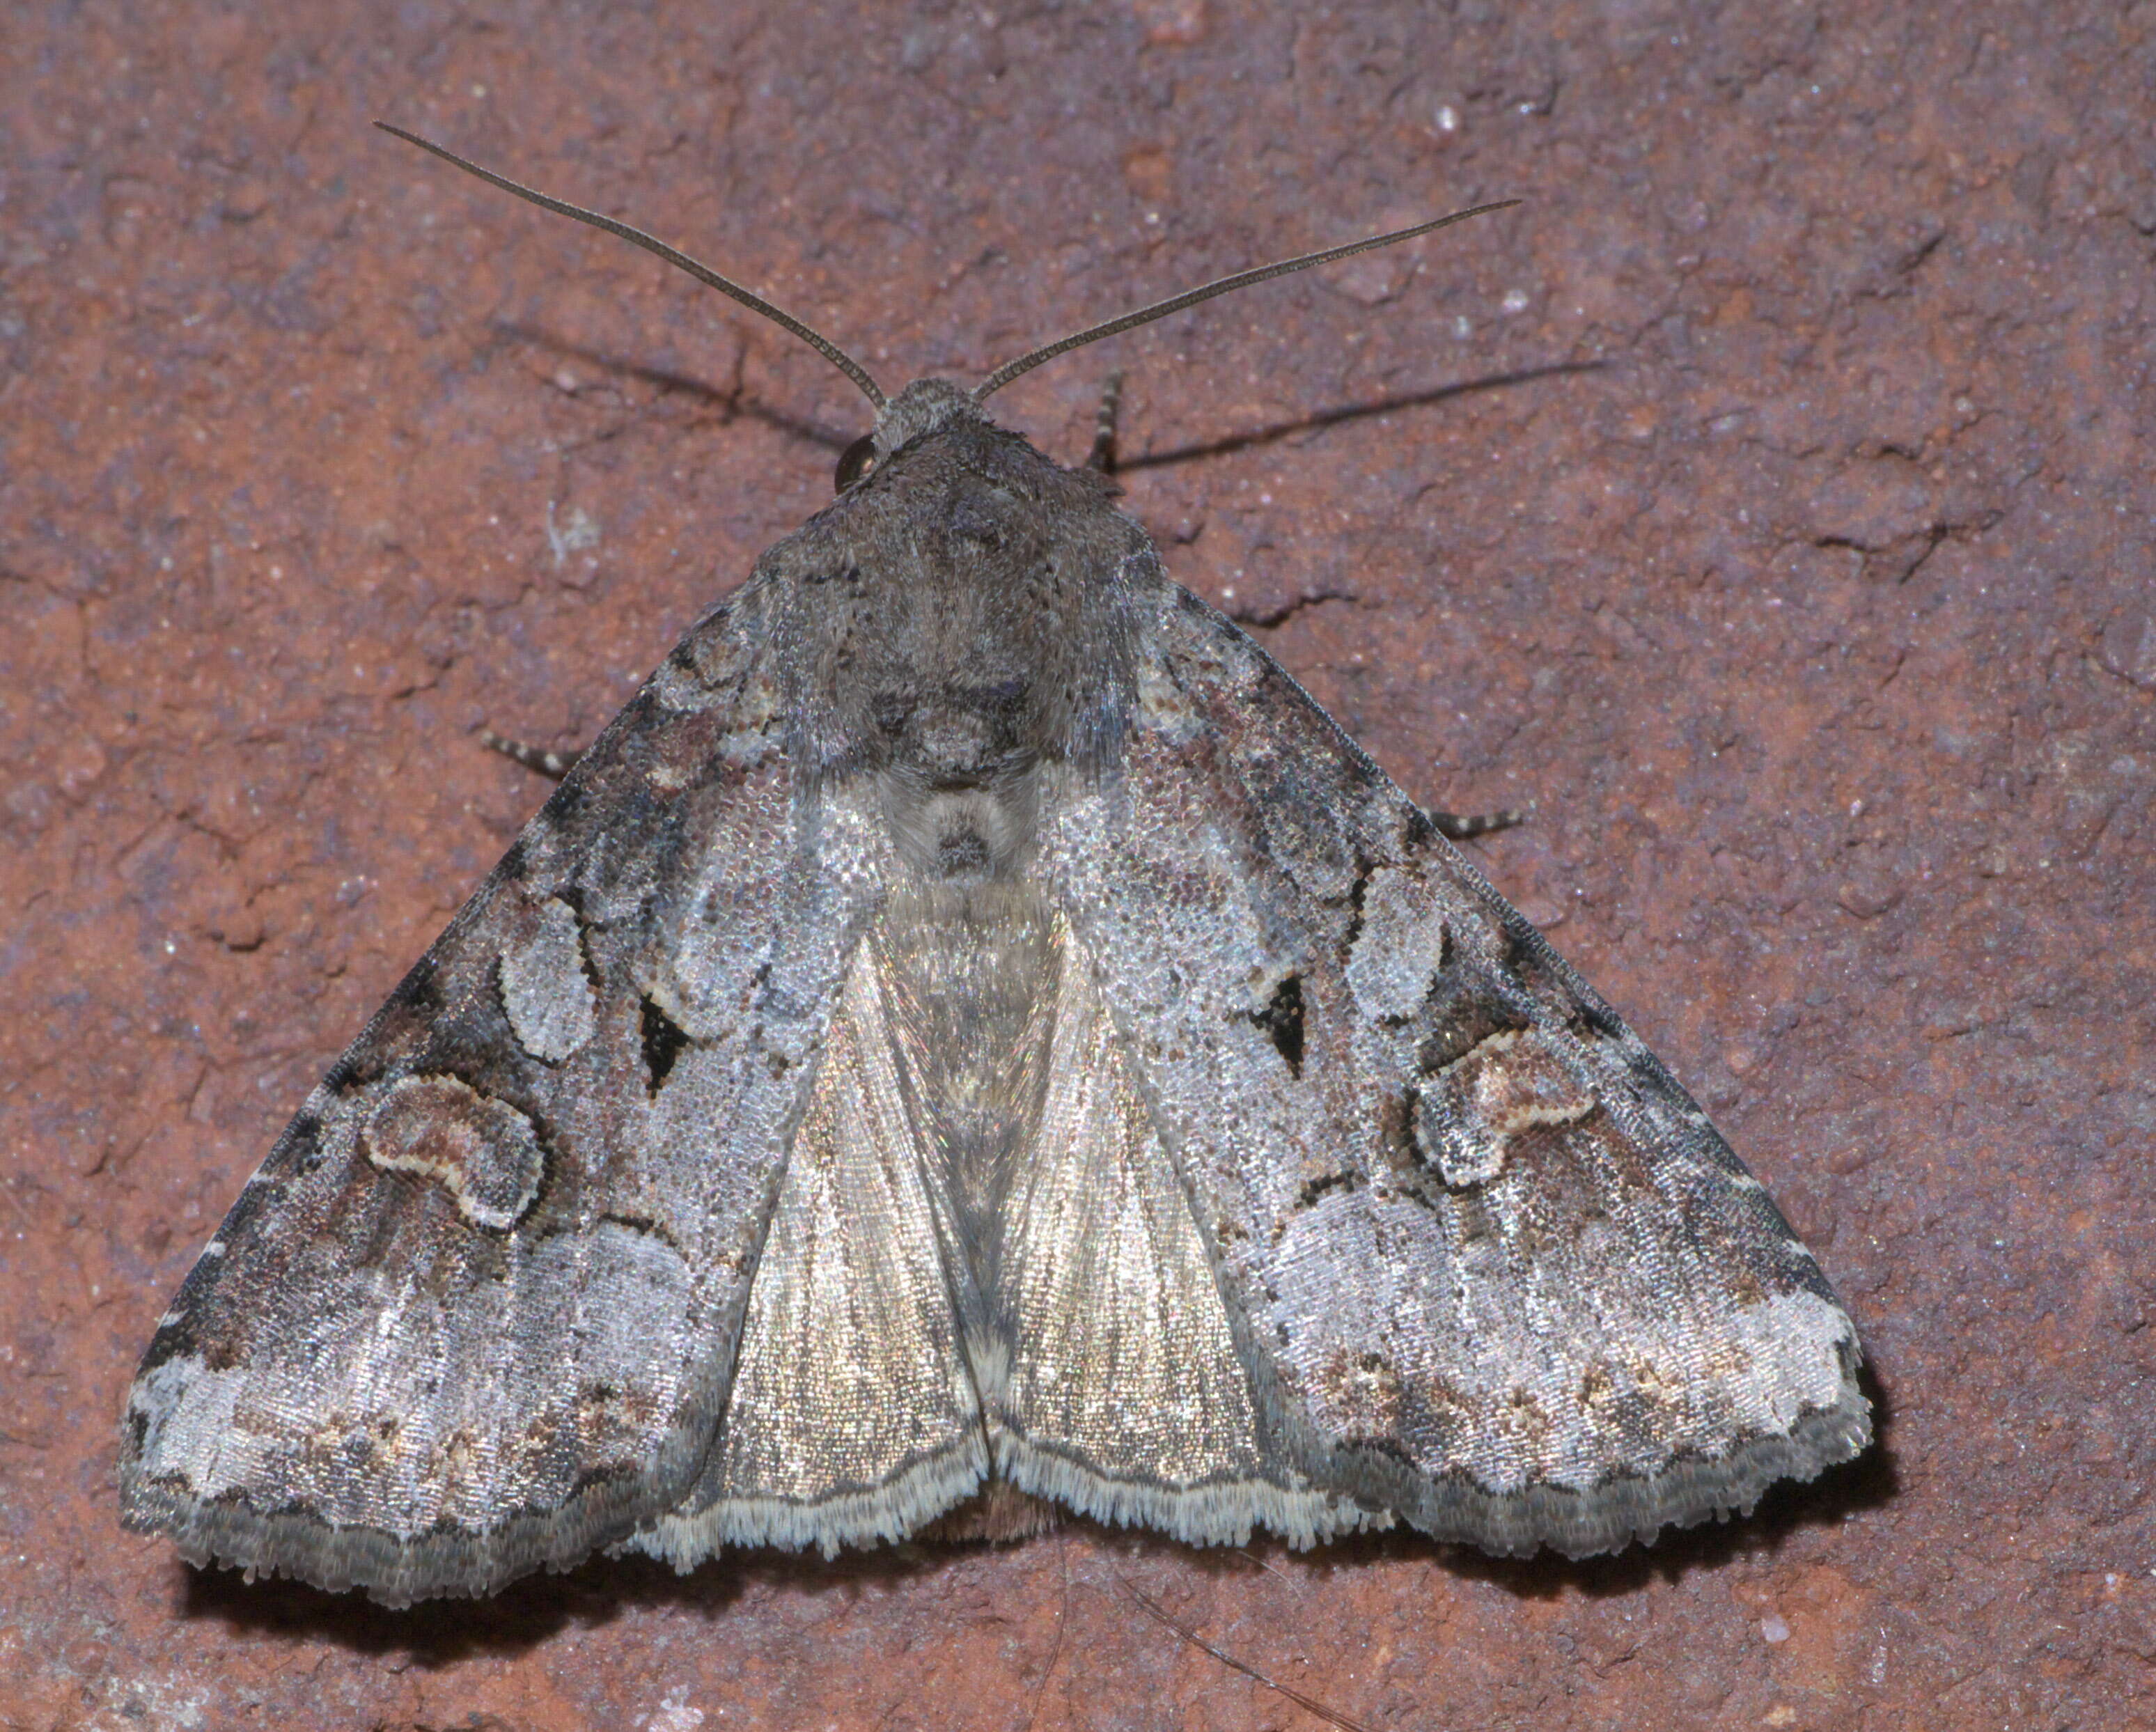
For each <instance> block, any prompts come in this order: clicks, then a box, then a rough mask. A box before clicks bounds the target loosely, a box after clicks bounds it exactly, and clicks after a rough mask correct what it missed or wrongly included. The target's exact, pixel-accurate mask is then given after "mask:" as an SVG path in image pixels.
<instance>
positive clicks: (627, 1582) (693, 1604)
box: [175, 1544, 984, 1667]
mask: <svg viewBox="0 0 2156 1732" xmlns="http://www.w3.org/2000/svg"><path fill="white" fill-rule="evenodd" d="M983 1549H984V1548H983V1547H980V1546H978V1545H974V1544H952V1545H937V1544H921V1545H900V1546H896V1547H880V1548H878V1549H877V1550H873V1551H848V1552H841V1553H840V1554H839V1555H838V1556H837V1557H836V1558H833V1559H829V1560H826V1559H824V1558H823V1557H821V1556H819V1555H816V1554H814V1553H805V1554H803V1553H792V1552H778V1551H757V1552H736V1553H727V1554H725V1555H721V1557H719V1558H716V1559H714V1560H711V1561H709V1562H707V1563H705V1564H702V1565H699V1566H698V1567H697V1568H696V1569H695V1570H690V1571H689V1572H688V1573H687V1574H685V1575H683V1574H677V1573H676V1572H675V1570H673V1569H672V1568H671V1567H670V1566H669V1565H665V1564H661V1563H659V1562H657V1561H655V1560H652V1559H649V1558H644V1557H638V1556H631V1557H622V1558H609V1557H595V1558H592V1559H588V1560H586V1561H585V1562H583V1563H582V1564H580V1565H577V1567H576V1568H575V1569H573V1570H568V1571H567V1572H564V1573H562V1574H560V1575H554V1574H541V1575H528V1576H526V1577H524V1578H523V1579H522V1580H519V1581H515V1582H512V1583H511V1584H510V1585H509V1586H507V1587H506V1588H504V1589H503V1590H502V1591H500V1593H498V1594H495V1595H493V1596H490V1597H488V1598H486V1599H484V1600H457V1599H442V1600H425V1601H420V1602H419V1603H418V1605H416V1606H403V1607H391V1606H378V1605H377V1604H375V1603H374V1602H373V1601H370V1600H367V1599H365V1598H363V1597H362V1596H360V1595H358V1594H337V1593H330V1592H326V1591H324V1590H322V1589H320V1588H312V1587H309V1586H305V1584H304V1583H300V1582H295V1581H287V1580H281V1579H274V1578H273V1579H265V1580H257V1581H249V1580H246V1578H245V1577H244V1575H242V1573H241V1572H240V1571H239V1570H224V1569H210V1570H197V1569H187V1567H186V1566H185V1565H176V1566H175V1567H177V1568H181V1569H183V1570H186V1575H187V1582H186V1586H185V1589H184V1591H183V1593H182V1605H181V1606H180V1616H182V1618H183V1619H187V1620H194V1619H203V1620H206V1621H214V1622H218V1623H220V1624H222V1625H223V1627H225V1629H226V1630H227V1631H228V1632H230V1633H232V1634H234V1635H235V1636H239V1637H250V1636H251V1637H279V1638H282V1639H285V1640H288V1641H289V1640H291V1639H294V1638H301V1639H305V1640H310V1641H315V1642H331V1643H334V1644H336V1646H338V1647H343V1648H346V1649H348V1650H350V1651H351V1652H353V1653H356V1654H361V1655H365V1656H367V1657H384V1656H391V1655H394V1656H398V1657H403V1658H405V1659H408V1660H409V1661H410V1662H412V1663H414V1664H417V1665H420V1666H425V1667H440V1666H448V1665H453V1664H455V1663H459V1662H460V1661H464V1660H468V1659H471V1658H475V1657H497V1658H500V1657H515V1656H516V1655H518V1654H521V1653H522V1652H525V1651H526V1650H528V1649H531V1648H533V1647H538V1646H539V1645H540V1644H541V1643H542V1642H547V1641H549V1640H551V1639H552V1637H555V1636H556V1635H557V1634H558V1633H559V1632H561V1631H562V1629H563V1628H565V1627H568V1626H570V1625H574V1626H576V1627H579V1628H582V1629H596V1628H600V1627H603V1626H605V1625H607V1624H609V1623H612V1622H615V1621H616V1620H617V1619H619V1618H620V1617H622V1616H624V1615H627V1614H630V1613H634V1612H635V1611H672V1612H686V1613H688V1614H689V1615H690V1616H698V1617H704V1618H709V1619H716V1618H718V1617H720V1616H722V1615H723V1614H725V1613H726V1611H728V1610H729V1609H730V1608H731V1606H733V1605H734V1603H735V1602H736V1601H738V1600H740V1599H741V1597H742V1595H743V1594H744V1593H746V1592H747V1591H749V1590H750V1589H752V1588H756V1589H765V1590H767V1589H786V1590H791V1591H796V1592H805V1593H809V1594H817V1593H826V1592H835V1593H840V1594H850V1593H855V1592H861V1591H867V1590H870V1589H873V1588H880V1587H887V1586H893V1585H895V1584H896V1583H898V1582H900V1581H902V1580H906V1579H907V1578H910V1577H913V1576H918V1575H926V1574H929V1573H932V1572H933V1571H935V1570H940V1569H943V1568H946V1567H948V1566H949V1565H951V1564H952V1562H954V1561H955V1560H960V1559H963V1558H966V1557H968V1556H973V1555H978V1554H979V1553H980V1552H981V1551H982V1550H983Z"/></svg>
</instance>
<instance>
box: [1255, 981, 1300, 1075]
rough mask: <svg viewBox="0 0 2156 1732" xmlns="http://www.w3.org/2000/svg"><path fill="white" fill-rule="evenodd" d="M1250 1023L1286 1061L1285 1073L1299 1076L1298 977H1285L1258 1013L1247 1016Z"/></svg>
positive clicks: (1256, 1011)
mask: <svg viewBox="0 0 2156 1732" xmlns="http://www.w3.org/2000/svg"><path fill="white" fill-rule="evenodd" d="M1250 1020H1251V1021H1253V1022H1255V1024H1257V1025H1258V1026H1259V1027H1260V1028H1261V1029H1263V1030H1265V1037H1266V1039H1268V1040H1270V1041H1271V1042H1272V1043H1273V1050H1274V1051H1276V1052H1277V1053H1279V1054H1280V1056H1281V1057H1282V1058H1283V1059H1285V1060H1286V1061H1287V1068H1288V1074H1289V1075H1290V1076H1291V1077H1300V1076H1301V1075H1302V977H1301V975H1299V974H1289V975H1287V976H1286V977H1285V978H1284V979H1282V980H1281V983H1280V984H1279V985H1277V986H1276V987H1275V988H1273V994H1272V996H1271V997H1270V999H1268V1000H1265V1009H1264V1010H1253V1011H1251V1012H1250Z"/></svg>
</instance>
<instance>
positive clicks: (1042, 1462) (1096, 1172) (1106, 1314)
mask: <svg viewBox="0 0 2156 1732" xmlns="http://www.w3.org/2000/svg"><path fill="white" fill-rule="evenodd" d="M1058 924H1059V927H1060V923H1058ZM1056 936H1057V947H1056V948H1057V949H1058V951H1059V952H1060V966H1059V969H1058V991H1057V994H1056V999H1055V1019H1054V1023H1053V1029H1052V1032H1051V1033H1050V1035H1049V1036H1048V1040H1049V1049H1048V1066H1047V1079H1046V1081H1047V1087H1046V1091H1045V1100H1044V1102H1043V1105H1042V1110H1041V1113H1040V1118H1039V1130H1038V1132H1037V1133H1036V1136H1035V1138H1034V1147H1033V1149H1032V1153H1031V1155H1030V1158H1029V1159H1028V1160H1027V1162H1026V1163H1025V1165H1024V1172H1023V1174H1022V1176H1021V1177H1020V1178H1019V1180H1018V1181H1017V1183H1016V1184H1015V1185H1014V1188H1013V1190H1012V1192H1011V1195H1010V1198H1009V1205H1008V1207H1007V1209H1006V1210H1005V1213H1004V1223H1003V1231H1004V1257H1003V1262H1002V1266H1001V1268H1000V1271H999V1277H998V1287H999V1291H998V1294H997V1296H996V1298H997V1305H996V1309H997V1311H998V1314H999V1315H1000V1316H1001V1317H1002V1318H1004V1319H1005V1327H1006V1328H1007V1329H1009V1349H1008V1354H1007V1356H1006V1355H1001V1354H999V1355H998V1363H997V1365H995V1367H994V1370H995V1373H996V1375H993V1376H984V1382H985V1383H987V1384H988V1389H989V1399H990V1410H991V1416H992V1418H993V1421H994V1431H995V1438H996V1452H997V1460H998V1466H999V1467H1000V1468H1001V1470H1002V1472H1003V1473H1004V1477H1005V1478H1008V1479H1009V1480H1010V1481H1011V1483H1013V1484H1014V1485H1016V1486H1017V1487H1019V1488H1020V1489H1021V1490H1024V1491H1027V1492H1030V1493H1035V1494H1037V1495H1039V1496H1043V1497H1054V1498H1059V1499H1060V1500H1061V1501H1062V1502H1064V1503H1067V1504H1069V1505H1070V1506H1071V1507H1072V1508H1075V1509H1078V1510H1080V1511H1081V1512H1082V1513H1084V1514H1088V1515H1092V1516H1096V1517H1098V1518H1101V1519H1105V1520H1111V1521H1119V1522H1124V1523H1132V1524H1139V1523H1142V1524H1145V1525H1147V1526H1149V1527H1154V1528H1158V1529H1162V1530H1163V1532H1166V1533H1168V1534H1173V1535H1174V1536H1175V1537H1176V1538H1177V1539H1187V1540H1192V1541H1196V1542H1199V1543H1215V1544H1217V1543H1220V1542H1223V1541H1235V1542H1240V1540H1242V1539H1245V1538H1247V1537H1248V1535H1249V1534H1250V1529H1251V1526H1252V1524H1253V1523H1254V1522H1262V1523H1263V1524H1265V1525H1267V1526H1270V1527H1272V1528H1275V1529H1279V1530H1280V1531H1281V1532H1284V1533H1287V1534H1292V1535H1294V1536H1296V1538H1298V1539H1301V1540H1303V1541H1304V1542H1306V1543H1307V1542H1308V1541H1309V1540H1310V1539H1315V1538H1317V1537H1319V1536H1322V1535H1323V1534H1329V1533H1333V1532H1337V1531H1339V1530H1340V1529H1342V1528H1351V1529H1352V1528H1354V1527H1358V1526H1360V1525H1362V1524H1363V1515H1362V1514H1361V1513H1360V1512H1359V1511H1358V1510H1356V1509H1355V1508H1353V1506H1352V1505H1349V1504H1346V1503H1342V1500H1341V1499H1339V1498H1333V1497H1329V1496H1327V1495H1325V1494H1323V1493H1318V1492H1315V1491H1312V1489H1311V1488H1309V1487H1308V1485H1307V1484H1306V1482H1305V1481H1304V1480H1303V1478H1302V1476H1301V1474H1300V1473H1299V1472H1297V1471H1296V1468H1295V1467H1294V1466H1293V1465H1292V1463H1291V1462H1289V1461H1288V1460H1287V1459H1286V1457H1285V1455H1284V1454H1283V1452H1281V1450H1280V1449H1279V1448H1278V1447H1276V1445H1275V1444H1274V1443H1273V1442H1272V1441H1271V1440H1270V1439H1269V1438H1268V1437H1266V1436H1265V1435H1263V1434H1262V1433H1261V1431H1260V1427H1259V1425H1258V1422H1257V1411H1256V1406H1255V1400H1254V1392H1253V1390H1252V1388H1251V1384H1250V1375H1249V1372H1248V1370H1246V1369H1245V1365H1244V1363H1243V1359H1242V1357H1241V1355H1240V1354H1239V1353H1238V1352H1237V1350H1236V1344H1235V1339H1234V1334H1233V1332H1232V1330H1231V1329H1230V1328H1229V1322H1228V1317H1227V1313H1226V1312H1225V1310H1224V1307H1223V1305H1222V1303H1221V1297H1220V1290H1219V1285H1218V1283H1217V1282H1215V1280H1214V1274H1213V1270H1212V1267H1211V1265H1210V1260H1209V1257H1208V1256H1207V1253H1206V1250H1205V1246H1204V1241H1203V1240H1202V1238H1201V1237H1200V1236H1199V1231H1198V1226H1197V1223H1196V1221H1194V1220H1193V1216H1192V1215H1191V1210H1190V1204H1189V1199H1188V1194H1187V1192H1186V1191H1185V1190H1184V1188H1183V1183H1182V1181H1181V1180H1179V1179H1178V1176H1177V1174H1176V1170H1175V1167H1174V1164H1173V1163H1172V1162H1171V1161H1170V1159H1168V1151H1167V1149H1166V1148H1165V1147H1164V1146H1163V1144H1162V1141H1161V1138H1160V1134H1159V1132H1158V1129H1157V1128H1156V1127H1155V1124H1154V1122H1153V1117H1152V1113H1151V1112H1150V1111H1149V1110H1148V1109H1147V1105H1146V1102H1145V1101H1144V1099H1143V1098H1142V1097H1141V1095H1140V1093H1139V1092H1138V1087H1137V1073H1136V1071H1135V1069H1134V1067H1133V1066H1132V1061H1131V1059H1130V1056H1129V1054H1128V1053H1127V1051H1126V1049H1125V1043H1124V1041H1123V1037H1122V1035H1121V1034H1119V1033H1118V1031H1117V1030H1116V1027H1115V1025H1114V1024H1113V1023H1112V1022H1111V1020H1110V1018H1109V1016H1108V1013H1107V1010H1106V1005H1104V1004H1103V1003H1102V1001H1101V994H1100V990H1099V989H1098V987H1097V985H1096V983H1095V980H1094V978H1093V973H1092V970H1091V967H1090V966H1089V965H1088V964H1087V963H1086V960H1085V959H1084V958H1083V957H1081V956H1078V955H1075V954H1073V953H1071V947H1070V943H1069V941H1068V934H1067V933H1065V932H1063V931H1061V930H1059V931H1058V933H1057V935H1056Z"/></svg>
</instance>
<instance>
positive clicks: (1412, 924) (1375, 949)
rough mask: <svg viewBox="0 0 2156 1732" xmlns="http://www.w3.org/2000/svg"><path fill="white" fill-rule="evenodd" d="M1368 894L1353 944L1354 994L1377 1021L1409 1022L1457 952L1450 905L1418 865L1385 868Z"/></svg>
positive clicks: (1372, 879) (1350, 972)
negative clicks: (1447, 913)
mask: <svg viewBox="0 0 2156 1732" xmlns="http://www.w3.org/2000/svg"><path fill="white" fill-rule="evenodd" d="M1362 891H1363V894H1362V901H1361V919H1360V921H1359V923H1358V926H1357V928H1356V932H1355V936H1354V938H1353V940H1352V941H1351V943H1349V945H1348V954H1347V987H1348V990H1349V991H1350V992H1351V993H1352V994H1353V995H1354V999H1355V1004H1356V1007H1357V1008H1358V1010H1361V1012H1362V1013H1363V1015H1365V1016H1366V1017H1368V1019H1369V1020H1371V1021H1373V1022H1377V1023H1387V1024H1399V1023H1402V1022H1405V1021H1406V1020H1408V1019H1409V1018H1410V1017H1412V1016H1413V1015H1414V1014H1415V1012H1416V1011H1417V1010H1419V1009H1420V1008H1421V1007H1422V1002H1423V1000H1424V999H1425V998H1426V997H1428V996H1429V994H1430V986H1431V984H1432V977H1433V976H1434V975H1435V974H1436V973H1437V971H1438V969H1440V967H1442V966H1443V965H1444V964H1445V962H1446V961H1447V960H1448V959H1450V934H1449V933H1448V932H1447V930H1446V928H1445V912H1444V905H1443V902H1442V900H1441V898H1440V897H1439V896H1438V895H1437V894H1436V892H1435V890H1434V889H1433V887H1431V886H1430V884H1429V883H1428V882H1427V881H1424V878H1423V877H1422V876H1421V875H1420V873H1419V871H1416V870H1415V868H1414V867H1413V866H1380V867H1378V869H1377V870H1376V871H1373V872H1372V873H1371V874H1370V875H1369V876H1368V879H1367V880H1365V881H1363V885H1362Z"/></svg>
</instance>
